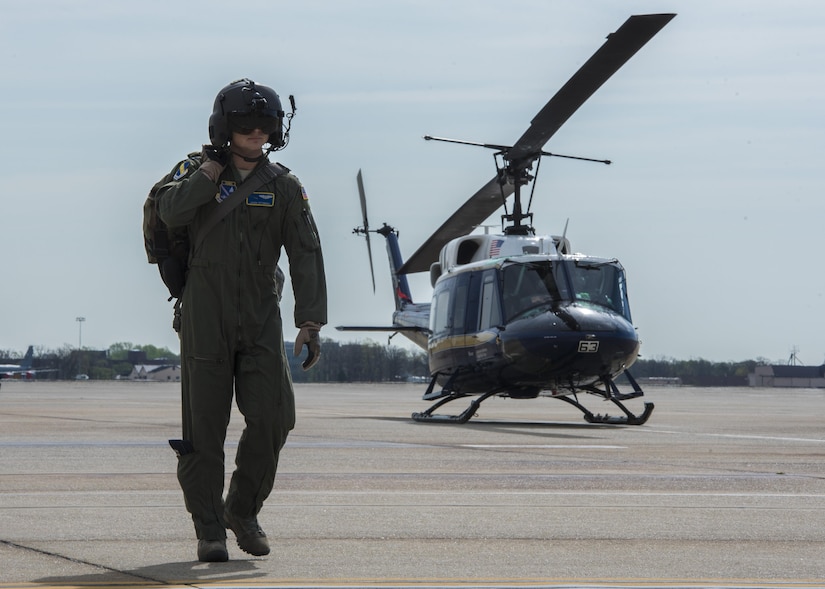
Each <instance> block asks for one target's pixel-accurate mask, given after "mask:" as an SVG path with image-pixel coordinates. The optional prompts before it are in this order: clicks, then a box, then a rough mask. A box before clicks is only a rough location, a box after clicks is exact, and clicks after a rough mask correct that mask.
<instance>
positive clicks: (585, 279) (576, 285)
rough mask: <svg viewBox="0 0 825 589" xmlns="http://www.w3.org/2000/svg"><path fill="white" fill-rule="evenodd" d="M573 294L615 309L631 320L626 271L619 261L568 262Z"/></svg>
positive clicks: (584, 299) (581, 299) (583, 299)
mask: <svg viewBox="0 0 825 589" xmlns="http://www.w3.org/2000/svg"><path fill="white" fill-rule="evenodd" d="M568 264H569V265H568V267H569V269H570V278H571V281H572V290H573V296H574V298H575V300H577V301H586V302H589V303H593V304H596V305H601V306H603V307H608V308H610V309H613V310H614V311H616V312H617V313H619V314H620V315H623V316H624V317H626V318H627V319H628V320H630V306H629V305H628V302H627V292H626V287H625V278H624V271H623V270H622V267H621V266H620V265H619V264H618V262H615V261H614V262H582V261H576V262H568Z"/></svg>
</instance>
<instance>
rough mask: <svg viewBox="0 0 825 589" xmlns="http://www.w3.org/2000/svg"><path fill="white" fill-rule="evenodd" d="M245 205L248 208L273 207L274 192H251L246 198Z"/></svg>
mask: <svg viewBox="0 0 825 589" xmlns="http://www.w3.org/2000/svg"><path fill="white" fill-rule="evenodd" d="M246 204H247V205H248V206H250V207H272V206H275V193H274V192H253V193H252V194H250V195H249V196H247V197H246Z"/></svg>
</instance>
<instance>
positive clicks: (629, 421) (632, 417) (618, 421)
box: [555, 395, 654, 425]
mask: <svg viewBox="0 0 825 589" xmlns="http://www.w3.org/2000/svg"><path fill="white" fill-rule="evenodd" d="M636 396H641V395H636ZM555 398H556V399H560V400H562V401H564V402H566V403H569V404H571V405H573V406H574V407H576V408H577V409H578V410H579V411H581V412H582V413H583V414H584V420H585V421H586V422H587V423H601V424H606V425H643V424H644V423H645V422H646V421H647V420H648V419H650V416H651V414H652V413H653V408H654V405H653V403H645V409H644V411H643V412H642V414H641V415H636V414H634V413H632V412H631V411H630V410H629V409H628V408H627V407H625V406H624V404H623V403H622V402H621V401H620V400H619V399H616V398H613V397H610V398H609V400H610V401H612V402H613V403H614V404H615V405H616V406H617V407H618V408H619V409H621V410H622V412H623V413H624V416H615V415H609V414H607V413H605V414H604V415H602V414H600V413H599V414H595V415H594V414H593V413H592V412H591V411H590V410H589V409H587V407H585V406H584V405H582V404H581V403H579V402H578V401H576V400H575V399H571V398H570V397H555ZM630 398H632V397H630Z"/></svg>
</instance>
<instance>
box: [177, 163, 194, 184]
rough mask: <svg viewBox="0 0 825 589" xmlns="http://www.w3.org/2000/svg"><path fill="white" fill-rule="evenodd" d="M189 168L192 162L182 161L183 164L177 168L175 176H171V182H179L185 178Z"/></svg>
mask: <svg viewBox="0 0 825 589" xmlns="http://www.w3.org/2000/svg"><path fill="white" fill-rule="evenodd" d="M191 166H192V162H191V161H190V160H184V161H183V162H181V164H180V166H178V170H177V172H175V175H174V176H172V180H180V179H181V178H183V177H184V176H186V174H188V173H189V168H190V167H191Z"/></svg>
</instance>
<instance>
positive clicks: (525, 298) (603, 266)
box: [502, 259, 630, 321]
mask: <svg viewBox="0 0 825 589" xmlns="http://www.w3.org/2000/svg"><path fill="white" fill-rule="evenodd" d="M502 277H503V278H502V293H503V301H504V314H505V317H506V320H507V321H510V320H512V319H514V318H516V317H519V316H522V315H526V314H529V312H530V311H531V310H540V309H542V308H545V307H547V306H548V305H549V306H557V305H558V304H560V303H562V302H580V303H583V304H587V305H599V306H601V307H607V308H609V309H612V310H613V311H615V312H616V313H619V314H620V315H622V316H623V317H625V318H626V319H627V320H628V321H630V305H629V304H628V300H627V289H626V284H625V276H624V270H623V269H622V267H621V265H620V264H619V263H618V262H617V261H592V260H569V259H568V260H563V261H550V260H547V261H541V262H529V263H515V264H511V265H508V266H506V267H504V268H503V270H502Z"/></svg>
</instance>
